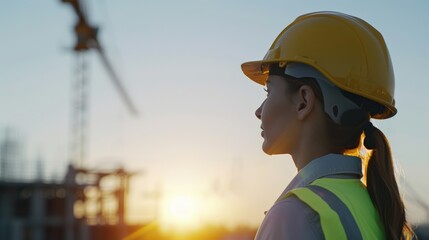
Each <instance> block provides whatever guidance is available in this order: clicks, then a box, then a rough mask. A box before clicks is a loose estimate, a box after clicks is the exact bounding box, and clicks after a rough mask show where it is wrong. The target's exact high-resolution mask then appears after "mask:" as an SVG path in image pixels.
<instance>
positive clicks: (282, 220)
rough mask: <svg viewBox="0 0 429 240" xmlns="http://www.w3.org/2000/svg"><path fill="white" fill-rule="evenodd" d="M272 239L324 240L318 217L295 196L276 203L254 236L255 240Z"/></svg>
mask: <svg viewBox="0 0 429 240" xmlns="http://www.w3.org/2000/svg"><path fill="white" fill-rule="evenodd" d="M274 239H276V240H277V239H324V236H323V232H322V228H321V226H320V220H319V216H318V215H317V213H316V212H314V211H313V210H312V209H311V208H310V207H308V206H307V205H306V204H305V203H303V202H301V201H300V200H299V199H298V198H296V197H295V196H291V197H289V198H287V199H284V200H282V201H280V202H277V203H276V204H274V206H273V207H272V208H271V209H270V210H269V211H268V212H267V215H266V216H265V218H264V221H263V222H262V224H261V226H260V227H259V230H258V233H257V235H256V240H274Z"/></svg>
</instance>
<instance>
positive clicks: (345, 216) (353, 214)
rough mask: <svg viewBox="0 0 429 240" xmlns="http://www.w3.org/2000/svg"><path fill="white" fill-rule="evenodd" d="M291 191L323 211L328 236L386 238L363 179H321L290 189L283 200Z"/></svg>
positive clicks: (322, 220) (310, 205) (317, 210)
mask: <svg viewBox="0 0 429 240" xmlns="http://www.w3.org/2000/svg"><path fill="white" fill-rule="evenodd" d="M303 189H305V190H303ZM291 195H295V196H296V197H298V199H299V200H301V201H302V202H304V203H306V204H307V205H308V206H309V207H310V208H312V209H313V210H314V211H315V212H316V213H317V214H318V215H319V217H320V224H321V227H322V231H323V234H324V235H325V239H327V240H329V239H385V235H384V231H383V227H382V224H381V220H380V217H379V215H378V213H377V211H376V209H375V208H374V205H373V204H372V201H371V198H370V197H369V194H368V192H367V190H366V188H365V186H364V185H363V184H362V182H361V181H360V180H359V179H336V178H321V179H317V180H316V181H314V182H313V183H311V184H310V185H309V186H308V187H305V188H297V189H293V190H292V191H289V192H288V193H287V194H286V195H284V196H283V197H281V198H280V199H279V201H280V200H282V199H285V198H288V197H290V196H291ZM321 202H323V203H321Z"/></svg>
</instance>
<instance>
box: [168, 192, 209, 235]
mask: <svg viewBox="0 0 429 240" xmlns="http://www.w3.org/2000/svg"><path fill="white" fill-rule="evenodd" d="M201 207H202V204H201V201H200V200H199V199H198V198H197V197H194V196H190V195H176V196H172V197H170V198H168V199H166V201H165V205H164V209H163V214H162V215H163V218H162V225H164V227H165V228H169V229H171V228H172V229H174V230H179V231H182V230H184V231H186V230H190V229H195V228H198V227H199V226H200V224H201V210H202V208H201Z"/></svg>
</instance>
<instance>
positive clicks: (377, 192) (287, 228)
mask: <svg viewBox="0 0 429 240" xmlns="http://www.w3.org/2000/svg"><path fill="white" fill-rule="evenodd" d="M241 67H242V70H243V72H244V74H245V75H246V76H247V77H249V78H250V79H251V80H253V81H255V82H257V83H259V84H261V85H264V86H266V91H267V98H266V100H265V101H264V102H263V103H262V105H261V106H260V107H259V108H258V109H257V110H256V117H258V118H259V119H260V120H261V122H262V123H261V128H262V130H263V131H262V136H263V138H264V142H263V146H262V148H263V150H264V152H265V153H267V154H269V155H271V154H290V155H291V156H292V159H293V161H294V163H295V165H296V167H297V169H298V173H297V175H296V176H295V177H294V178H293V180H292V181H291V182H290V183H289V185H288V186H287V187H286V189H285V190H284V192H283V193H282V194H281V195H280V197H279V198H278V200H277V201H276V202H275V204H274V205H273V206H272V207H271V209H270V210H269V211H268V212H267V213H266V216H265V219H264V221H263V222H262V224H261V226H260V228H259V230H258V232H257V235H256V239H257V240H281V239H335V240H340V239H410V238H411V237H412V231H411V229H410V227H409V226H408V225H407V222H406V218H405V210H404V204H403V202H402V199H401V196H400V194H399V191H398V186H397V183H396V180H395V175H394V167H393V161H392V157H391V152H390V147H389V144H388V141H387V139H386V138H385V136H384V135H383V133H382V132H381V131H380V130H379V129H378V128H376V127H374V126H373V125H372V123H371V121H370V119H371V118H375V119H386V118H389V117H392V116H394V115H395V114H396V111H397V110H396V108H395V100H394V97H393V94H394V75H393V69H392V63H391V61H390V57H389V52H388V50H387V47H386V44H385V42H384V40H383V37H382V35H381V34H380V33H379V32H378V31H377V30H376V29H374V28H373V27H372V26H371V25H369V24H368V23H367V22H365V21H363V20H361V19H359V18H356V17H353V16H349V15H346V14H342V13H337V12H316V13H310V14H306V15H303V16H300V17H298V18H297V19H296V20H295V21H294V22H292V23H291V24H290V25H289V26H287V27H286V28H285V29H284V30H283V31H282V32H281V33H280V35H279V36H278V37H277V38H276V39H275V40H274V43H273V44H272V45H271V47H270V49H269V50H268V52H267V54H266V55H265V57H264V59H263V60H261V61H253V62H246V63H243V64H242V66H241ZM362 166H363V168H364V169H363V171H362ZM362 172H363V174H362ZM362 177H363V178H362ZM361 178H362V180H361Z"/></svg>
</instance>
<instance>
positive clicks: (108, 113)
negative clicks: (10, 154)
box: [0, 0, 429, 226]
mask: <svg viewBox="0 0 429 240" xmlns="http://www.w3.org/2000/svg"><path fill="white" fill-rule="evenodd" d="M86 2H87V4H86V7H87V11H88V16H89V20H90V22H91V23H92V24H94V25H97V26H99V28H100V30H99V40H100V42H101V44H102V45H103V47H104V49H105V51H106V53H107V56H108V58H109V59H110V60H111V62H112V63H113V65H114V67H115V69H116V71H117V72H118V75H119V76H120V78H121V80H122V82H123V84H124V86H125V88H126V90H127V92H128V93H129V95H130V97H131V99H132V101H133V102H134V104H135V105H136V106H137V109H138V111H139V114H138V117H134V116H132V115H130V114H129V112H128V111H127V109H126V107H125V105H124V104H123V103H122V102H121V99H120V98H119V95H118V94H117V92H116V91H115V89H114V87H113V85H112V83H111V81H110V79H109V76H108V75H107V74H106V71H105V69H104V68H103V66H102V65H101V63H100V61H99V59H98V57H97V55H96V54H95V53H93V52H89V53H87V54H86V59H87V63H88V66H89V68H88V78H89V79H90V97H89V114H88V119H89V125H88V132H87V133H88V143H87V145H86V146H87V149H88V156H87V158H86V160H85V162H84V166H87V167H90V168H95V169H108V168H114V167H117V166H124V167H125V168H126V169H129V170H132V171H138V172H139V173H140V174H139V175H138V176H136V177H134V180H133V181H132V182H131V186H130V187H131V193H130V205H129V212H130V213H129V219H130V220H132V221H147V220H151V219H152V218H154V217H155V216H158V217H159V218H160V219H164V224H166V225H168V224H175V223H174V221H173V220H172V219H174V216H173V215H174V214H171V213H168V211H169V210H168V209H169V206H171V205H172V204H173V205H174V204H177V203H178V202H181V201H185V202H188V203H192V204H190V205H192V206H184V205H182V206H183V207H184V208H185V213H184V214H185V215H186V214H187V215H188V218H189V219H188V221H189V222H192V221H193V222H203V223H216V224H226V225H228V226H235V225H252V226H257V225H258V224H259V223H260V222H261V221H262V219H263V212H264V211H265V210H268V209H269V207H270V206H271V205H272V204H273V202H274V201H275V200H276V199H277V197H278V195H279V194H280V193H281V192H282V191H283V189H284V188H285V187H286V185H287V184H288V182H289V181H290V180H291V179H292V178H293V176H294V175H295V174H296V168H295V166H294V165H293V162H292V159H291V158H290V156H288V155H281V156H267V155H265V154H264V153H263V152H262V150H261V144H262V138H261V136H260V128H259V126H260V122H259V120H258V119H257V118H256V117H255V115H254V112H255V110H256V108H257V107H259V105H260V103H261V102H262V101H263V99H264V98H265V92H264V91H263V88H262V87H261V86H258V85H257V84H255V83H253V82H252V81H249V80H248V79H247V78H246V77H245V76H244V74H242V72H241V69H240V64H241V63H243V62H245V61H250V60H259V59H261V58H262V57H263V56H264V55H265V53H266V51H267V50H268V48H269V47H270V45H271V43H272V41H273V40H274V39H275V37H276V36H277V34H278V33H280V31H281V30H283V28H284V27H286V26H287V25H288V24H289V23H291V22H292V21H293V20H294V19H295V18H296V17H298V16H299V15H302V14H305V13H308V12H314V11H325V10H329V11H340V12H344V13H347V14H351V15H355V16H357V17H360V18H362V19H364V20H366V21H368V22H369V23H370V24H372V25H373V26H374V27H375V28H377V29H378V30H379V31H380V32H381V33H382V34H383V36H384V38H385V41H386V43H387V45H388V48H389V51H390V55H391V58H392V62H393V66H394V71H395V77H396V89H395V99H396V107H397V109H398V114H397V115H396V116H395V117H393V118H391V119H388V120H383V121H375V125H376V126H378V127H379V128H380V129H381V130H382V131H383V132H384V133H385V134H386V136H387V138H388V139H389V140H390V143H391V146H392V152H393V155H394V158H395V161H396V164H397V171H398V174H399V176H400V182H401V189H402V192H403V194H404V197H405V201H406V206H407V209H408V214H409V219H410V221H411V222H413V223H418V222H423V221H429V219H427V218H426V215H425V214H424V211H423V208H421V207H419V206H418V205H416V202H415V201H413V199H414V198H415V194H413V193H412V192H413V191H411V190H410V189H409V186H410V187H412V189H414V191H416V192H417V194H418V195H419V197H421V198H422V199H423V200H424V201H425V202H426V204H429V191H427V189H428V188H429V181H428V180H429V178H428V176H427V169H428V167H429V162H428V161H427V157H426V151H425V150H424V149H425V148H426V147H427V146H428V145H429V138H428V136H429V128H428V127H427V123H428V122H429V111H428V110H429V107H428V104H427V102H428V100H429V96H428V94H427V91H428V89H429V82H428V81H427V79H426V78H427V77H426V75H425V74H424V69H425V68H426V67H427V66H428V65H429V60H428V58H427V56H428V55H429V48H428V46H427V43H428V42H429V31H428V30H427V24H428V23H429V16H428V14H427V10H428V9H429V2H427V1H423V0H412V1H386V0H383V1H377V2H374V1H369V0H364V1H339V0H332V1H316V0H306V1H290V0H289V1H285V0H284V1H262V0H261V1H253V0H252V1H249V0H247V1H244V0H237V1H225V0H219V1H209V0H200V1H197V0H187V1H137V0H123V1H113V0H88V1H86ZM75 20H76V18H75V16H74V13H73V11H72V9H71V7H70V6H68V5H65V4H62V3H61V2H60V1H59V0H58V1H53V0H51V1H46V0H44V1H29V0H21V1H11V0H3V1H2V2H1V7H0V36H1V39H0V43H1V44H0V109H1V111H0V134H1V135H4V133H5V132H6V129H12V130H13V132H14V133H15V135H17V136H18V138H19V139H20V141H21V142H22V149H23V150H22V151H23V156H24V157H23V158H24V159H25V163H24V164H23V167H20V170H21V171H22V172H26V173H27V174H28V173H29V172H30V173H33V174H34V171H35V169H36V166H37V159H41V160H43V164H44V175H45V177H46V178H53V177H54V176H56V177H58V176H61V175H62V174H63V173H64V171H65V169H66V166H67V163H68V161H69V156H70V139H71V134H70V132H71V112H72V111H71V106H72V103H71V101H72V86H73V85H72V82H73V80H75V79H76V76H77V72H76V62H77V57H76V55H75V54H74V53H73V52H72V51H71V48H72V46H73V45H74V41H75V37H74V35H73V31H72V27H73V25H74V22H75ZM408 185H409V186H408ZM154 192H156V193H158V196H159V198H158V200H156V199H154V198H153V196H154V195H156V194H153V193H154ZM184 199H185V200H184ZM191 208H192V209H191Z"/></svg>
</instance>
